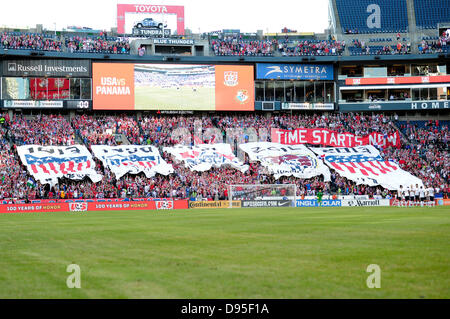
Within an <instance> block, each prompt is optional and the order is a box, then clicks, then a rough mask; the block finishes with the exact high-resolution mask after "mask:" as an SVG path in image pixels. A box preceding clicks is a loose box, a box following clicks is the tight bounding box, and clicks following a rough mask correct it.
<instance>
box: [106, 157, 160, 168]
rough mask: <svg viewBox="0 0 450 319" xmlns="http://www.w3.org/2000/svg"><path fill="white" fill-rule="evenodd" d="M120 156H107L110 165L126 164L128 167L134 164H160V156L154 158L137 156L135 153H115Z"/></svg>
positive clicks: (149, 165) (147, 166)
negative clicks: (125, 154)
mask: <svg viewBox="0 0 450 319" xmlns="http://www.w3.org/2000/svg"><path fill="white" fill-rule="evenodd" d="M116 156H118V157H120V158H114V157H111V158H108V161H109V164H110V165H111V166H119V167H120V166H126V167H128V168H130V167H134V166H141V167H143V168H152V167H154V166H156V165H158V164H160V158H156V157H155V156H137V155H129V156H121V155H116Z"/></svg>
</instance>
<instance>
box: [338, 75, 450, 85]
mask: <svg viewBox="0 0 450 319" xmlns="http://www.w3.org/2000/svg"><path fill="white" fill-rule="evenodd" d="M448 82H450V75H436V76H405V77H391V78H350V79H346V80H345V85H373V84H413V83H448Z"/></svg>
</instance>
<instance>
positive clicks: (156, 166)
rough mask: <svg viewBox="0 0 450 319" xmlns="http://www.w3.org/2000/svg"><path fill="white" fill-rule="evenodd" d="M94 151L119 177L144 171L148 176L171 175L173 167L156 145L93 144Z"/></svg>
mask: <svg viewBox="0 0 450 319" xmlns="http://www.w3.org/2000/svg"><path fill="white" fill-rule="evenodd" d="M91 148H92V153H93V154H94V156H95V157H96V158H98V159H100V160H101V161H102V163H103V165H104V166H105V167H107V168H109V169H110V170H111V172H113V173H114V175H116V178H117V179H119V178H121V177H122V176H124V175H125V174H128V173H130V174H139V173H141V172H143V173H144V174H145V176H146V177H147V178H151V177H153V176H155V175H156V174H161V175H169V174H171V173H173V167H172V165H171V164H167V162H166V161H165V160H164V159H163V158H162V157H161V155H160V154H159V151H158V149H157V148H156V147H154V146H151V145H146V146H139V145H121V146H107V145H92V147H91Z"/></svg>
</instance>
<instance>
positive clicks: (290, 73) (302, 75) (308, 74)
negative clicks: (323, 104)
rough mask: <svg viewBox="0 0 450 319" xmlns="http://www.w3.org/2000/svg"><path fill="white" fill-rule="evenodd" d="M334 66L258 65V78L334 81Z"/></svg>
mask: <svg viewBox="0 0 450 319" xmlns="http://www.w3.org/2000/svg"><path fill="white" fill-rule="evenodd" d="M333 71H334V70H333V65H332V64H279V63H277V64H273V63H258V64H257V65H256V78H257V79H260V80H264V79H272V80H330V81H332V80H334V72H333Z"/></svg>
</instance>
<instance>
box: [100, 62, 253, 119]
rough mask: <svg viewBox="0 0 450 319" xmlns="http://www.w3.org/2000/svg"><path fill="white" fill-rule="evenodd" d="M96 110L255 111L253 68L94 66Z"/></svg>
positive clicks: (143, 65)
mask: <svg viewBox="0 0 450 319" xmlns="http://www.w3.org/2000/svg"><path fill="white" fill-rule="evenodd" d="M92 81H93V92H92V95H93V104H94V105H93V107H94V110H177V111H180V110H189V111H190V110H192V111H253V110H254V81H253V67H252V66H242V65H199V64H132V63H94V64H93V79H92Z"/></svg>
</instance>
